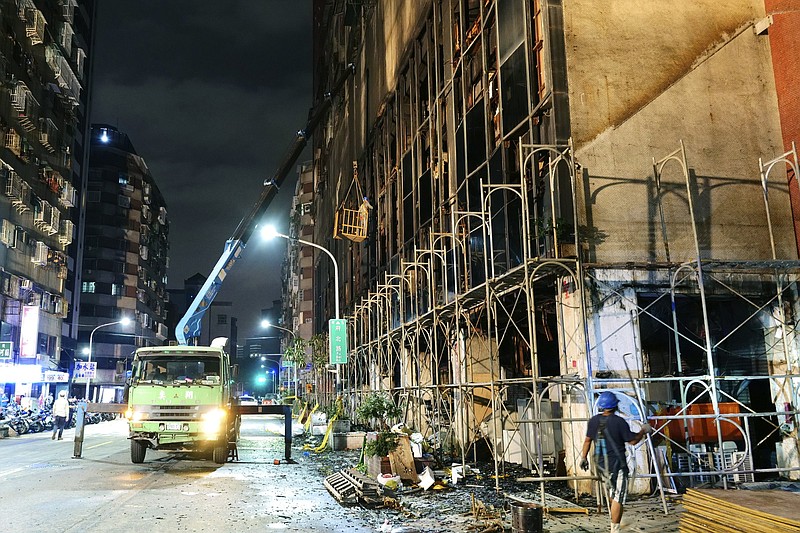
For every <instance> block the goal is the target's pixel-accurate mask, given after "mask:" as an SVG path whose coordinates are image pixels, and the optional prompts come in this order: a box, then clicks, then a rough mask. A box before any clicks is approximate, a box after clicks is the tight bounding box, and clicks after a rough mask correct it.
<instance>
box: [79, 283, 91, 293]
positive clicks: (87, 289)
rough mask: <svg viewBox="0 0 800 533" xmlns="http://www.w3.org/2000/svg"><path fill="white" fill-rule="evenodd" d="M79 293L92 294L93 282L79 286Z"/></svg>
mask: <svg viewBox="0 0 800 533" xmlns="http://www.w3.org/2000/svg"><path fill="white" fill-rule="evenodd" d="M81 292H94V281H84V282H83V283H82V284H81Z"/></svg>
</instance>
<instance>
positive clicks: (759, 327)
mask: <svg viewBox="0 0 800 533" xmlns="http://www.w3.org/2000/svg"><path fill="white" fill-rule="evenodd" d="M788 4H793V3H783V2H773V1H768V2H766V6H765V2H764V0H733V1H729V2H724V3H719V2H716V1H713V0H698V1H694V2H679V1H670V2H636V1H633V0H631V1H622V2H596V1H589V0H558V1H550V0H434V1H418V2H383V1H365V2H345V3H344V7H343V5H342V4H341V3H335V2H326V1H323V0H319V1H316V2H315V3H314V6H315V8H314V14H315V21H314V28H315V34H314V39H315V45H314V50H315V57H314V65H315V73H314V82H315V95H316V96H317V99H318V100H321V99H322V98H323V97H324V95H325V93H326V92H327V91H328V90H329V88H330V86H331V83H332V81H333V80H335V79H337V77H338V76H339V75H340V73H341V72H342V71H343V69H344V68H345V65H347V64H349V63H351V62H353V63H355V65H356V73H355V75H354V76H353V77H352V78H351V79H350V81H349V82H348V83H347V84H346V86H345V88H344V91H342V92H341V93H340V94H339V95H334V98H335V101H334V103H333V106H332V111H331V113H330V114H329V115H328V116H327V117H326V119H325V120H324V122H323V123H322V125H321V126H320V128H318V130H317V131H316V132H314V133H315V136H314V141H313V142H314V152H313V153H314V161H313V165H314V167H313V179H314V185H313V190H314V191H315V193H316V194H315V196H314V205H313V207H312V208H311V209H312V210H313V213H314V226H313V239H311V240H313V241H314V242H315V243H317V244H319V245H322V246H325V247H326V248H328V249H330V250H331V251H332V252H333V253H334V254H335V256H336V257H337V261H338V264H339V270H340V278H341V280H342V286H341V287H335V286H333V283H332V276H330V269H331V267H330V265H329V264H328V263H329V262H327V261H325V260H324V259H322V258H319V257H318V260H317V261H316V262H315V263H314V273H315V283H314V290H315V293H316V295H315V302H317V303H318V304H319V307H318V309H319V312H320V315H319V316H318V319H319V320H316V321H315V327H316V330H317V331H318V332H324V331H325V329H326V328H325V320H326V319H328V318H331V317H332V316H333V309H332V306H331V302H332V299H331V298H330V297H329V295H330V294H332V291H335V290H339V291H340V297H341V301H342V308H343V314H344V315H345V316H348V317H349V322H348V335H349V341H350V342H349V347H350V353H349V362H348V363H347V364H346V365H344V366H343V367H342V368H341V372H342V382H343V386H344V390H345V393H346V394H347V395H349V396H350V398H351V401H349V402H348V403H347V404H348V405H351V406H357V405H358V404H359V402H360V401H361V398H363V397H364V395H366V394H368V393H370V392H372V391H375V390H384V391H388V392H390V393H391V394H392V395H393V397H395V398H396V399H397V400H398V402H402V406H403V408H404V409H405V416H404V418H403V420H404V421H405V423H406V425H407V426H413V429H414V430H415V431H419V432H421V433H423V435H425V436H426V437H430V438H431V441H433V442H436V443H437V444H438V445H439V446H441V447H442V448H447V450H446V451H448V452H451V453H455V454H458V453H459V452H462V451H468V450H469V451H470V453H472V452H476V453H478V452H479V451H480V450H485V451H487V455H488V456H489V457H491V458H492V459H493V460H494V461H496V464H497V465H498V467H500V465H501V463H502V462H503V461H513V462H516V463H520V464H522V465H523V466H525V467H527V468H530V469H531V470H532V471H534V472H535V474H536V475H535V476H533V477H534V478H537V479H538V477H539V476H542V480H543V481H546V479H545V478H546V475H547V473H548V472H556V471H563V472H566V473H567V475H576V476H577V475H580V474H581V473H580V472H578V471H577V470H576V467H575V465H577V464H578V462H579V460H577V456H578V454H579V453H580V448H581V444H582V442H583V439H584V435H585V421H586V419H587V418H588V416H589V415H591V414H592V412H593V411H594V408H593V405H594V401H595V400H596V398H597V395H598V394H599V393H600V392H602V391H606V390H610V391H613V392H615V393H617V394H618V396H619V400H620V405H621V407H620V409H621V411H622V412H623V413H624V414H625V416H627V417H629V418H638V419H641V418H642V416H643V410H644V409H647V411H648V413H649V414H651V415H652V414H654V413H656V412H658V413H660V416H663V417H664V418H663V421H664V422H669V424H667V425H666V426H665V428H662V430H661V431H660V434H659V438H660V439H661V441H662V442H666V443H668V444H667V445H668V447H669V448H670V449H671V457H672V464H670V465H669V467H668V468H669V469H670V470H671V471H673V472H677V473H678V474H677V475H679V476H685V478H686V479H685V480H684V481H685V482H686V484H689V485H691V484H694V483H699V482H701V481H703V480H707V479H708V476H706V474H705V473H707V472H710V471H715V470H717V469H718V468H722V467H727V468H731V469H736V470H737V474H736V475H735V476H734V475H731V476H729V477H730V480H731V482H733V481H735V480H744V479H752V477H753V476H754V475H756V476H758V475H769V473H771V472H775V471H780V472H781V473H783V474H784V475H787V476H789V477H792V478H797V477H798V476H799V475H800V454H799V453H798V439H797V438H796V436H795V435H796V433H795V429H796V427H797V424H798V419H797V413H796V409H797V407H798V405H797V404H798V400H797V395H796V393H795V392H794V391H795V390H796V388H797V383H796V380H795V378H793V377H787V376H794V375H796V374H797V373H798V371H800V366H799V365H798V361H800V353H799V352H800V350H799V349H798V342H797V341H798V337H797V334H796V332H795V323H796V318H795V317H796V316H797V314H798V313H799V312H800V298H799V297H798V285H797V281H798V275H800V262H798V246H797V242H798V240H797V232H796V230H795V228H796V227H798V220H800V215H798V213H797V211H795V212H794V213H793V212H792V199H794V200H795V203H796V199H797V194H796V192H797V182H796V175H797V169H798V167H797V165H798V158H797V152H796V150H795V149H794V145H793V143H794V142H796V141H797V140H798V139H795V138H792V135H793V133H792V132H794V133H795V134H796V133H797V131H798V129H797V124H798V121H797V116H798V108H797V98H796V94H797V91H796V88H793V87H792V86H791V82H790V81H789V80H790V79H794V78H793V77H792V75H791V72H794V71H793V70H791V66H792V65H797V64H798V50H800V46H798V43H797V32H796V31H795V32H794V33H792V31H791V29H790V28H791V27H792V21H796V20H797V17H798V15H797V11H796V10H793V9H785V7H786V5H788ZM793 5H794V4H793ZM787 69H788V70H787ZM795 77H796V76H795ZM354 170H355V172H354ZM295 274H296V273H295ZM294 315H295V316H297V315H298V310H297V309H294ZM323 399H324V398H323ZM692 417H695V418H692ZM697 417H704V418H697ZM698 420H702V422H698ZM776 420H780V423H779V424H776V423H775V421H776ZM659 423H661V422H659ZM665 439H668V440H665ZM486 443H488V444H486ZM485 444H486V445H485ZM700 450H702V453H703V454H706V455H703V456H702V457H701V458H698V457H699V456H698V455H697V453H699V451H700ZM650 460H652V456H648V455H647V454H645V453H644V451H643V449H642V451H641V452H640V453H639V454H638V455H637V458H636V464H637V470H638V471H639V473H641V474H647V472H649V471H650V470H649V464H650V463H649V461H650ZM725 465H727V466H725ZM729 477H728V476H722V477H721V478H720V477H717V478H716V479H717V481H720V482H721V483H726V482H728V480H729ZM651 479H652V480H653V481H655V478H651ZM651 479H648V478H646V477H641V478H640V477H639V476H637V481H636V487H635V489H634V490H635V491H638V492H648V491H649V490H650V482H651ZM576 481H577V480H576ZM579 485H580V486H581V488H582V489H586V490H588V489H589V488H590V487H589V484H588V483H587V484H582V483H579Z"/></svg>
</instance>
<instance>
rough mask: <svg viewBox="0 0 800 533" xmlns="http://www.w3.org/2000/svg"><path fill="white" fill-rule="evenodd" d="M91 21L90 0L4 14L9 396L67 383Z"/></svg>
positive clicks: (0, 155)
mask: <svg viewBox="0 0 800 533" xmlns="http://www.w3.org/2000/svg"><path fill="white" fill-rule="evenodd" d="M93 19H94V2H93V1H91V0H89V1H81V2H78V1H77V0H16V1H13V2H12V1H8V2H4V3H3V5H2V9H1V10H0V20H2V29H0V34H1V35H2V39H0V81H1V82H2V91H0V137H1V141H2V142H0V186H2V190H3V194H2V195H0V219H2V221H0V224H2V225H1V226H0V243H1V245H0V269H2V271H1V272H0V276H1V277H2V281H1V282H0V286H1V287H2V288H1V289H0V343H1V344H0V384H4V387H5V392H7V393H14V392H16V393H17V394H33V395H38V394H40V393H42V392H51V393H52V392H54V391H53V389H52V388H51V387H53V386H59V383H63V386H66V384H67V383H66V382H67V381H68V373H67V372H68V369H69V368H68V367H69V362H70V360H71V349H72V348H73V347H74V342H73V341H74V339H75V337H76V333H75V330H74V328H73V327H72V325H74V319H75V317H76V314H75V313H72V311H73V310H72V309H70V305H71V303H72V298H73V296H74V291H73V289H74V283H75V280H76V279H77V277H76V276H75V255H74V250H75V248H74V247H70V244H71V243H72V242H73V240H74V239H75V235H76V231H75V228H76V224H77V221H78V218H79V209H80V208H79V206H80V202H81V188H82V183H83V182H82V179H83V177H84V176H85V168H84V155H85V154H84V152H83V146H84V144H83V143H84V140H83V137H84V133H85V131H86V129H85V128H86V116H87V113H88V108H87V104H88V88H89V86H90V83H89V75H90V71H91V69H90V64H89V61H88V59H87V58H88V57H89V55H88V54H89V51H90V47H91V41H92V24H93ZM70 317H71V318H70ZM65 318H67V320H65ZM48 389H49V390H48Z"/></svg>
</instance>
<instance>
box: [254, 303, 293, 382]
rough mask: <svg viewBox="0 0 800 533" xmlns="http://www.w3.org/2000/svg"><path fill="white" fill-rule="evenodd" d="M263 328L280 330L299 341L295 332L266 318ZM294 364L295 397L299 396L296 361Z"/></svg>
mask: <svg viewBox="0 0 800 533" xmlns="http://www.w3.org/2000/svg"><path fill="white" fill-rule="evenodd" d="M261 327H262V328H264V329H267V328H276V329H280V330H282V331H285V332H286V333H288V334H289V335H291V336H292V339H293V340H297V335H296V334H295V332H294V331H292V330H290V329H288V328H284V327H283V326H278V325H277V324H273V323H271V322H270V321H269V320H268V319H266V318H265V319H264V320H262V321H261ZM292 363H293V364H294V380H293V381H294V394H295V396H297V363H296V362H294V361H293V362H292Z"/></svg>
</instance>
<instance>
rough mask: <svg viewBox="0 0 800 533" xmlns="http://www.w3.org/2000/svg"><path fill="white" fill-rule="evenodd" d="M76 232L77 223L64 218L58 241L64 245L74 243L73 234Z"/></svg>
mask: <svg viewBox="0 0 800 533" xmlns="http://www.w3.org/2000/svg"><path fill="white" fill-rule="evenodd" d="M74 233H75V224H74V223H73V222H72V221H71V220H62V221H61V228H60V231H59V232H58V242H59V243H61V244H62V245H64V246H67V245H69V244H71V243H72V235H73V234H74Z"/></svg>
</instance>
